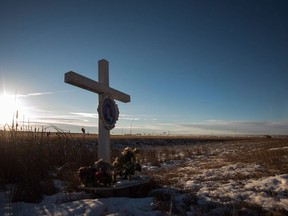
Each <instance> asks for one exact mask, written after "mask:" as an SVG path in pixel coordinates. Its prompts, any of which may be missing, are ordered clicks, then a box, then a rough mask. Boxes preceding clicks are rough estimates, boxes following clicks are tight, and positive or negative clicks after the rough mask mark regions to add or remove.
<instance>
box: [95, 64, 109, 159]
mask: <svg viewBox="0 0 288 216" xmlns="http://www.w3.org/2000/svg"><path fill="white" fill-rule="evenodd" d="M98 81H99V83H100V84H102V85H105V86H107V87H108V86H109V63H108V61H106V60H105V59H102V60H99V61H98ZM104 97H105V94H99V104H101V101H102V100H103V99H104ZM99 116H100V115H99V113H98V117H99ZM100 159H103V160H105V161H107V162H109V163H110V130H107V129H106V128H105V127H104V123H103V121H102V119H101V118H100V117H99V134H98V160H100Z"/></svg>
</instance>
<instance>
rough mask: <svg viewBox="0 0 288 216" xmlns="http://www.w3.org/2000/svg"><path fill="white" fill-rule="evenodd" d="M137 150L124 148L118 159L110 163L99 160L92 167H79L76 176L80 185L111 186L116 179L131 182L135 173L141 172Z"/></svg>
mask: <svg viewBox="0 0 288 216" xmlns="http://www.w3.org/2000/svg"><path fill="white" fill-rule="evenodd" d="M138 152H139V151H138V149H132V148H130V147H126V148H125V149H124V150H123V151H122V152H121V155H120V156H119V157H116V159H115V160H114V162H113V165H111V164H110V163H108V162H106V161H103V160H99V161H96V162H95V163H94V165H93V166H88V167H80V168H79V169H78V171H77V176H78V178H79V180H80V182H81V185H83V186H85V187H99V186H100V187H101V186H109V185H113V184H115V183H116V182H117V177H118V176H119V177H120V178H122V179H128V180H131V177H132V176H133V175H134V174H135V171H139V172H141V165H140V164H139V163H138V160H137V157H136V155H137V153H138Z"/></svg>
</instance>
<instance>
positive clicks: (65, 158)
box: [0, 128, 97, 202]
mask: <svg viewBox="0 0 288 216" xmlns="http://www.w3.org/2000/svg"><path fill="white" fill-rule="evenodd" d="M55 129H56V130H57V133H54V134H47V133H44V132H38V133H36V132H32V131H27V132H20V131H14V130H10V131H0V152H1V157H0V170H1V172H0V188H2V189H3V188H4V187H5V186H6V185H8V184H10V185H14V186H15V189H14V193H13V194H12V197H11V200H12V201H27V202H37V201H40V200H41V198H42V195H43V194H51V193H55V192H56V188H55V187H54V186H53V183H52V181H53V179H55V178H57V179H62V180H64V181H65V182H68V183H70V184H73V183H74V184H77V182H76V177H75V174H76V170H77V169H78V168H79V167H80V166H85V165H90V164H92V163H93V162H94V161H95V160H97V148H96V146H94V147H90V148H88V147H87V146H85V145H86V143H85V142H84V140H82V141H81V140H76V139H74V138H73V137H72V136H71V135H70V134H69V133H65V132H63V131H61V130H60V129H58V128H55ZM68 186H69V185H68ZM68 188H69V187H68Z"/></svg>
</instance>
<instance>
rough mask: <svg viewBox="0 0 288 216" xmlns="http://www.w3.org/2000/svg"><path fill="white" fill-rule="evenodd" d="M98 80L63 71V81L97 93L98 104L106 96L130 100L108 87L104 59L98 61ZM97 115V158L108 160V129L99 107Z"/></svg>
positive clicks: (107, 75)
mask: <svg viewBox="0 0 288 216" xmlns="http://www.w3.org/2000/svg"><path fill="white" fill-rule="evenodd" d="M98 80H99V81H98V82H97V81H94V80H91V79H89V78H87V77H84V76H82V75H80V74H77V73H75V72H73V71H69V72H67V73H65V83H69V84H71V85H74V86H77V87H80V88H83V89H86V90H88V91H92V92H94V93H97V94H98V95H99V97H98V98H99V105H101V103H102V102H103V100H104V99H105V98H106V97H107V96H108V97H111V98H112V99H116V100H119V101H122V102H124V103H127V102H130V96H129V95H127V94H125V93H123V92H120V91H118V90H116V89H113V88H111V87H109V62H108V61H107V60H105V59H102V60H99V61H98ZM117 111H118V110H117ZM98 116H99V127H98V130H99V131H98V159H103V160H105V161H107V162H110V130H109V129H107V128H106V127H105V122H104V121H105V119H103V118H100V113H99V108H98ZM114 123H115V122H114Z"/></svg>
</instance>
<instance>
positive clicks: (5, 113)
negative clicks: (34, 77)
mask: <svg viewBox="0 0 288 216" xmlns="http://www.w3.org/2000/svg"><path fill="white" fill-rule="evenodd" d="M0 102H1V105H0V127H1V128H2V127H4V126H5V125H6V124H7V125H9V126H12V125H13V124H14V125H15V126H16V123H17V122H19V121H20V120H19V118H20V115H23V114H22V113H23V112H24V106H23V105H22V104H21V101H20V99H19V98H17V97H16V96H15V95H10V94H0ZM13 121H14V122H13Z"/></svg>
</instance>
